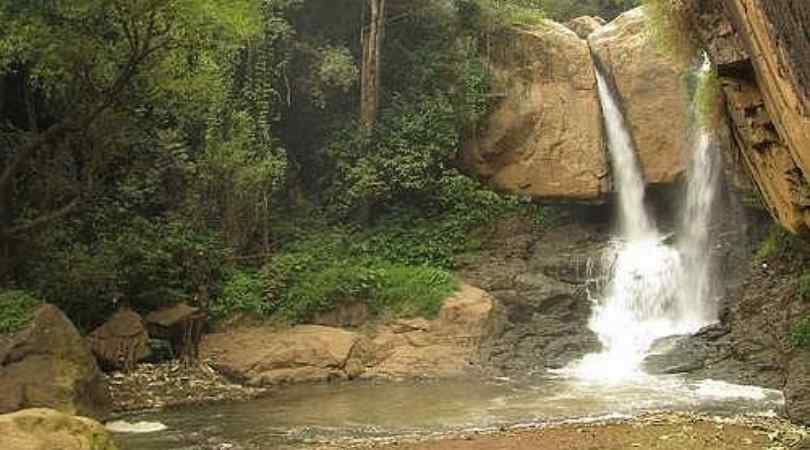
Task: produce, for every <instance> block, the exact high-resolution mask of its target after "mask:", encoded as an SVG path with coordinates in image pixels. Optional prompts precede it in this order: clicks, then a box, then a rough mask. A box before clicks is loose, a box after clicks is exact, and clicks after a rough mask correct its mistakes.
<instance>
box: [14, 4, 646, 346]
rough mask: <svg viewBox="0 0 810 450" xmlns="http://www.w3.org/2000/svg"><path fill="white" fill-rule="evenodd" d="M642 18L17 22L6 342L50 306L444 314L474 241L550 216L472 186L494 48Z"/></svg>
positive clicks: (472, 11)
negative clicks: (515, 37) (466, 164)
mask: <svg viewBox="0 0 810 450" xmlns="http://www.w3.org/2000/svg"><path fill="white" fill-rule="evenodd" d="M636 3H637V2H636V1H633V0H588V1H586V0H580V1H575V0H418V1H414V0H388V1H385V0H374V1H370V2H366V1H361V0H261V1H260V0H238V1H233V2H228V3H227V4H223V3H221V2H216V1H211V0H174V1H168V2H164V1H160V2H157V1H152V0H137V1H117V0H116V1H112V2H110V1H106V0H81V1H71V2H64V1H57V0H38V1H32V2H13V1H4V2H2V4H0V21H2V23H3V24H4V26H3V29H2V31H0V115H1V117H0V133H2V136H1V137H0V139H2V146H0V169H1V170H0V282H2V286H4V290H3V291H2V292H1V293H0V299H2V303H3V305H4V310H3V314H0V330H2V329H10V328H12V327H13V326H14V324H15V323H16V322H17V321H19V320H22V319H21V317H20V316H21V315H22V314H23V313H22V312H23V311H26V310H28V309H29V308H30V306H31V305H33V304H36V303H37V302H39V301H47V302H50V303H54V304H56V305H58V306H59V307H61V308H62V309H64V310H65V311H66V312H67V313H68V315H69V316H70V317H71V318H72V319H73V320H74V321H75V322H76V323H77V325H79V326H80V327H81V328H84V329H90V328H92V327H94V326H96V325H98V324H99V323H100V322H101V321H103V320H104V319H105V317H107V316H108V315H109V314H110V313H111V312H112V311H113V310H114V309H115V308H116V307H117V306H118V305H120V304H128V305H131V306H133V307H134V308H136V309H137V310H139V311H142V312H144V311H149V310H152V309H155V308H157V307H159V306H162V305H166V304H171V303H174V302H177V301H187V302H191V303H193V304H196V305H199V306H202V307H204V308H206V309H207V310H209V311H210V312H211V313H212V314H213V315H214V316H215V317H220V318H221V317H226V316H228V315H231V314H233V313H236V312H246V313H251V314H256V315H260V316H265V317H267V316H274V317H280V318H283V319H284V320H288V321H292V322H296V321H301V320H305V319H307V317H308V316H309V315H311V314H312V313H313V312H314V311H317V310H319V309H323V308H326V307H328V306H329V305H330V304H331V303H332V302H336V301H340V300H341V299H345V298H361V297H362V298H365V299H368V302H369V303H370V306H371V307H372V309H373V310H374V311H378V312H379V311H382V310H388V309H393V310H395V311H399V312H403V313H407V312H423V313H428V314H429V313H432V312H435V311H436V309H437V307H438V304H439V301H440V300H441V298H443V297H444V296H445V295H446V294H447V293H448V292H450V291H452V290H453V289H454V284H455V281H454V279H453V277H452V275H451V274H450V271H451V270H452V269H453V266H454V264H455V263H454V259H455V257H456V256H457V255H460V254H463V253H465V252H469V251H474V250H475V246H476V240H475V239H474V238H472V239H471V238H470V233H471V232H472V231H473V230H475V229H477V228H478V227H481V226H484V225H486V224H487V223H488V221H491V220H492V219H493V218H495V217H497V216H500V215H503V214H506V213H516V214H525V215H529V216H531V217H532V218H533V220H535V221H536V223H538V224H542V223H543V222H544V221H548V220H550V219H551V216H552V214H551V213H550V210H549V209H548V208H542V207H540V206H539V205H536V204H533V203H532V202H531V200H530V199H527V198H520V197H515V196H506V195H500V194H497V193H494V192H492V191H489V190H486V189H484V188H483V187H482V186H481V185H480V183H479V182H478V181H476V180H475V179H474V178H472V177H470V176H468V175H466V174H465V173H464V171H463V169H462V168H461V167H460V165H459V164H458V161H457V154H458V152H459V150H460V148H461V145H462V143H463V141H464V138H465V135H467V134H468V133H469V132H470V131H471V130H473V129H474V128H475V127H476V124H477V123H479V122H480V121H481V119H482V118H483V117H485V116H486V114H487V113H488V110H489V108H490V106H491V104H492V102H493V101H494V99H496V98H497V93H494V92H492V83H491V73H490V69H489V65H488V61H487V48H488V42H489V41H490V39H492V38H493V36H496V35H497V34H498V33H499V32H501V31H502V30H504V29H505V28H507V27H512V26H525V25H537V24H539V23H541V22H542V20H543V19H544V18H553V19H555V20H558V21H565V20H567V19H570V18H573V17H576V16H579V15H583V14H588V15H599V16H602V17H604V18H606V19H610V18H613V17H615V16H616V15H617V14H619V13H620V12H622V11H624V10H627V9H629V8H630V7H633V6H635V5H636ZM413 292H419V293H420V295H418V296H414V295H408V293H413ZM413 298H418V299H419V300H418V301H414V300H412V299H413ZM6 305H8V306H6Z"/></svg>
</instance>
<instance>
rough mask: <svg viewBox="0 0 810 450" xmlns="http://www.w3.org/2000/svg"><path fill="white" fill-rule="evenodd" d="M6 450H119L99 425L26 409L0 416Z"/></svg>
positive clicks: (0, 438)
mask: <svg viewBox="0 0 810 450" xmlns="http://www.w3.org/2000/svg"><path fill="white" fill-rule="evenodd" d="M0 448H2V449H4V450H116V449H117V447H116V446H115V443H114V442H113V439H112V437H111V436H110V434H109V433H108V432H107V430H106V429H105V428H104V426H103V425H101V424H100V423H98V422H96V421H94V420H92V419H88V418H85V417H73V416H70V415H67V414H63V413H61V412H59V411H55V410H52V409H26V410H23V411H18V412H16V413H13V414H5V415H0Z"/></svg>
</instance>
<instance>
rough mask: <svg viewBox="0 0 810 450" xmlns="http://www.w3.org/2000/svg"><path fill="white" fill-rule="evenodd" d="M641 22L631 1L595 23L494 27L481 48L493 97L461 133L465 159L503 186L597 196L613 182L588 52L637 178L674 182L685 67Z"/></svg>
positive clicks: (543, 194) (548, 194) (683, 129)
mask: <svg viewBox="0 0 810 450" xmlns="http://www.w3.org/2000/svg"><path fill="white" fill-rule="evenodd" d="M646 23H647V17H646V16H645V14H644V12H643V9H642V8H638V9H635V10H633V11H630V12H628V13H626V14H624V15H622V16H620V17H619V18H617V19H616V20H615V21H613V22H611V23H610V24H608V25H605V26H603V25H602V22H601V21H599V20H598V19H595V18H589V17H584V18H579V19H576V20H573V21H571V22H570V23H569V24H568V28H566V27H564V26H562V25H559V24H556V23H554V22H546V23H544V24H543V25H542V26H539V27H535V28H532V29H511V30H508V31H504V32H502V34H501V35H500V36H498V37H496V38H495V39H494V40H493V42H492V46H491V53H490V60H491V65H492V69H493V71H494V72H495V74H496V92H497V93H498V94H499V95H500V97H501V98H500V100H499V102H498V104H497V105H496V108H495V110H494V112H493V113H492V115H491V116H490V118H489V119H488V121H487V122H486V123H485V124H484V125H483V126H482V127H481V128H480V129H478V130H476V131H475V133H473V135H472V136H471V137H470V139H468V142H467V145H466V147H465V151H464V152H463V155H464V156H463V159H464V162H465V164H466V166H467V167H469V168H471V169H472V170H473V171H474V172H476V173H478V174H479V175H480V176H481V177H482V178H484V179H486V180H488V181H489V182H490V184H492V185H494V186H495V187H496V188H499V189H502V190H505V191H509V192H513V193H519V194H526V195H530V196H532V197H535V198H544V199H562V200H589V201H600V200H602V199H604V197H605V195H606V194H608V193H609V192H610V191H611V190H612V189H613V187H612V186H611V177H610V167H609V162H608V157H607V149H606V143H605V138H604V133H603V126H604V125H603V119H602V113H601V108H600V106H599V94H598V92H597V89H596V76H595V65H594V59H595V60H596V61H597V63H598V65H599V66H601V68H602V70H604V71H605V73H606V75H607V77H608V78H609V79H610V81H611V84H612V85H613V87H614V89H615V90H616V94H617V95H618V97H619V98H620V100H621V103H622V105H623V107H624V110H625V115H626V119H627V123H628V125H629V126H630V128H631V131H632V134H633V136H634V138H635V140H636V146H637V148H638V151H639V160H640V163H641V167H642V170H643V172H644V176H645V179H646V181H647V182H649V183H652V184H670V183H673V182H675V181H677V180H678V179H679V177H680V175H681V174H682V173H683V172H684V170H685V166H686V162H685V158H684V155H688V148H687V146H688V145H689V140H688V125H689V120H688V110H689V93H688V91H687V87H686V83H685V82H684V77H683V75H684V73H685V71H686V70H687V69H688V68H686V67H682V66H679V65H678V64H676V63H675V62H673V60H672V59H671V58H669V57H667V56H666V55H664V54H662V53H661V52H659V51H658V50H657V49H656V46H655V45H654V43H653V41H652V36H650V34H649V33H648V32H647V27H646ZM569 28H570V29H569ZM572 30H574V31H572ZM586 38H587V41H586V40H585V39H586Z"/></svg>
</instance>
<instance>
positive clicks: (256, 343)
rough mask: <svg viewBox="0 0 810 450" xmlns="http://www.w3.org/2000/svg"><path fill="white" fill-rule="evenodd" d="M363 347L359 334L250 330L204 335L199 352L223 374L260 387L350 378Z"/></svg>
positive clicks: (357, 367)
mask: <svg viewBox="0 0 810 450" xmlns="http://www.w3.org/2000/svg"><path fill="white" fill-rule="evenodd" d="M365 344H366V340H365V338H364V337H363V336H362V335H360V334H358V333H354V332H350V331H345V330H341V329H339V328H330V327H324V326H318V325H302V326H297V327H293V328H290V329H287V330H281V331H278V330H274V329H272V328H265V327H255V328H241V329H236V330H231V331H228V332H224V333H217V334H212V335H208V336H206V337H205V338H204V340H203V344H202V347H201V351H202V356H203V357H204V358H211V359H213V360H214V361H215V362H216V363H215V367H216V368H217V369H219V370H221V371H223V372H224V373H226V374H227V375H229V376H231V377H233V378H235V379H238V380H240V381H244V382H246V383H247V384H249V385H252V386H264V385H274V384H282V383H290V382H308V381H325V380H330V379H350V378H354V377H356V376H357V375H359V372H360V371H362V368H363V366H364V364H363V363H362V359H363V357H364V356H365V351H364V349H365Z"/></svg>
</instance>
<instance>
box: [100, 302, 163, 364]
mask: <svg viewBox="0 0 810 450" xmlns="http://www.w3.org/2000/svg"><path fill="white" fill-rule="evenodd" d="M88 341H89V342H90V348H91V349H92V350H93V354H95V355H96V357H97V358H98V360H99V362H100V363H101V364H102V365H104V366H105V367H108V368H111V369H123V370H130V369H132V368H133V367H134V366H135V363H137V362H139V361H141V360H143V359H145V358H146V357H147V356H149V353H150V351H149V334H148V333H147V332H146V325H145V324H144V322H143V319H142V318H141V316H140V314H138V313H136V312H135V311H133V310H131V309H129V308H123V309H121V310H119V311H118V312H116V313H115V314H114V315H113V316H112V317H111V318H110V319H109V320H107V322H105V323H104V325H102V326H100V327H98V328H96V329H95V330H94V331H93V332H92V333H90V336H88Z"/></svg>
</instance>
